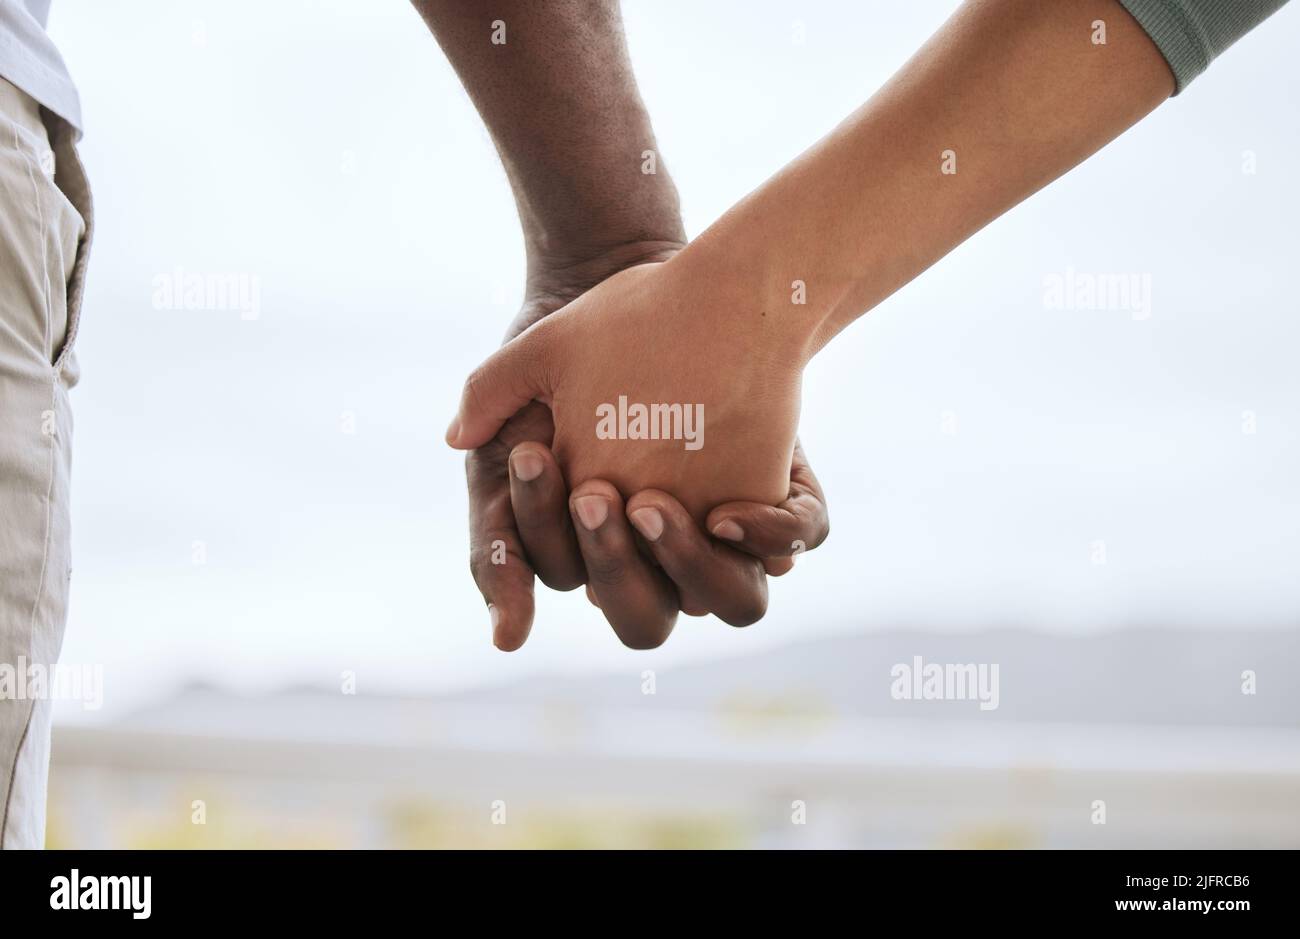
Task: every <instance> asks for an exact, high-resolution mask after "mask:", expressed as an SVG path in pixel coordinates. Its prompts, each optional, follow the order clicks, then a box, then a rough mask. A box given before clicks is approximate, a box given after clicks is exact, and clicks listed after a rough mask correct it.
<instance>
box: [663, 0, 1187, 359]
mask: <svg viewBox="0 0 1300 939" xmlns="http://www.w3.org/2000/svg"><path fill="white" fill-rule="evenodd" d="M1100 24H1104V26H1102V25H1100ZM1102 29H1104V38H1105V43H1104V44H1101V43H1100V42H1098V41H1096V40H1097V39H1098V38H1100V37H1101V35H1102V33H1101V32H1100V30H1102ZM1173 90H1174V79H1173V76H1172V74H1171V72H1170V70H1169V67H1168V66H1167V65H1166V63H1165V60H1164V58H1163V57H1162V56H1161V54H1160V52H1159V51H1158V50H1157V49H1156V47H1155V45H1154V44H1153V43H1152V42H1151V40H1150V39H1148V37H1147V35H1146V34H1145V33H1144V32H1143V30H1142V29H1141V27H1139V26H1138V24H1137V23H1136V22H1135V21H1134V20H1133V19H1132V17H1131V16H1130V15H1129V14H1128V13H1127V12H1125V10H1124V8H1123V7H1121V6H1120V4H1119V3H1118V2H1116V0H1083V2H1060V3H1058V2H1044V0H971V2H969V3H967V4H966V5H965V6H963V7H962V8H961V9H960V10H959V11H958V12H957V13H956V14H955V15H954V16H953V17H952V18H951V19H950V20H949V21H948V22H947V23H945V24H944V26H943V27H942V28H941V29H940V30H939V32H938V33H936V34H935V35H934V36H933V37H932V38H931V39H930V40H929V42H927V43H926V45H925V46H924V47H923V48H922V49H921V50H920V51H918V52H917V54H916V55H915V56H913V58H912V59H911V60H910V61H909V62H908V63H907V64H906V65H905V66H904V67H903V68H902V69H901V70H900V71H899V72H898V73H897V74H896V75H895V76H894V77H893V78H892V79H891V80H890V81H889V82H888V83H887V84H886V85H885V86H884V87H883V88H882V89H881V90H880V91H879V92H878V93H877V94H876V95H875V96H874V97H872V98H871V100H870V101H868V102H867V103H866V104H865V105H864V106H863V107H862V108H860V109H859V110H858V111H857V112H856V113H854V114H853V115H852V116H851V117H849V118H848V119H847V120H846V121H845V122H844V123H843V124H841V125H840V126H839V127H838V128H836V129H835V130H834V131H833V132H832V133H831V134H829V135H828V136H827V137H826V138H824V139H823V140H822V141H820V142H819V143H818V144H816V145H815V146H814V147H812V148H811V149H810V150H808V151H807V152H806V153H804V154H803V155H802V156H801V157H799V158H798V159H797V160H795V161H794V162H793V163H792V164H790V165H789V166H788V167H786V168H785V169H783V170H782V171H781V172H780V173H778V174H777V175H776V176H775V177H773V178H772V179H771V180H769V181H768V182H767V183H765V184H764V185H763V186H762V187H760V188H759V189H758V190H757V191H755V192H754V193H752V194H751V195H750V196H748V197H747V198H746V199H744V200H743V201H742V202H741V203H739V204H738V205H737V206H735V207H734V208H733V209H732V210H731V211H729V212H728V213H727V214H726V215H724V216H723V217H722V218H721V219H720V220H719V221H718V222H716V223H715V224H714V225H713V226H712V227H711V228H710V229H709V230H708V231H707V232H705V233H704V234H703V235H702V236H700V238H699V239H698V240H697V241H696V243H694V244H693V245H691V246H690V247H688V248H687V250H686V251H684V252H683V253H682V254H681V255H680V256H679V257H678V259H677V260H676V261H675V262H674V263H677V264H681V265H702V267H699V268H697V269H698V270H700V271H703V270H706V269H707V268H708V267H709V266H712V267H713V268H714V269H715V270H726V271H728V272H730V273H729V274H728V275H727V277H728V280H730V281H731V282H732V283H733V284H734V283H742V284H744V285H745V287H744V288H743V289H744V290H745V291H746V295H743V296H740V297H738V296H736V295H735V294H734V293H733V294H732V295H731V296H730V297H729V300H730V301H731V302H730V303H729V304H728V306H729V307H730V308H731V312H730V313H728V314H726V315H728V316H735V317H737V318H738V322H736V323H734V324H732V325H734V326H735V327H736V329H737V331H740V332H743V333H746V334H750V333H756V334H759V336H760V337H761V339H760V341H761V342H763V343H764V344H766V345H767V346H768V349H767V350H766V351H768V352H771V351H772V347H773V346H774V345H775V346H779V347H780V348H781V349H782V350H783V354H785V355H795V356H796V357H798V358H799V360H800V362H801V363H802V362H803V361H806V360H807V359H808V358H810V357H811V356H812V355H813V354H815V353H816V352H817V351H818V350H819V349H821V348H822V347H823V346H824V345H825V344H826V343H827V342H829V341H830V339H831V338H832V337H834V336H835V335H836V334H837V333H838V332H839V331H840V330H842V329H843V328H844V327H845V326H847V325H848V324H849V323H850V322H852V321H853V320H854V319H856V318H857V317H858V316H860V315H862V314H863V313H864V312H866V311H867V310H869V309H870V308H871V307H873V306H875V305H876V304H877V303H879V302H880V301H881V300H883V299H885V298H886V297H888V296H889V295H890V294H892V293H893V292H894V291H896V290H897V289H898V288H899V287H901V286H903V285H904V284H906V283H907V282H908V281H910V280H911V279H912V278H913V277H915V276H917V275H918V274H920V273H921V272H922V271H924V270H925V269H926V268H927V267H929V266H930V265H931V264H933V263H934V262H935V261H937V260H939V259H940V258H941V257H943V256H944V255H945V254H947V253H948V252H949V251H951V250H952V249H953V248H954V247H956V246H957V245H958V244H960V243H961V242H962V241H964V240H965V239H966V238H968V237H970V235H972V234H974V233H975V232H976V231H978V230H979V229H980V228H982V227H983V226H984V225H986V224H988V223H989V222H990V221H992V220H993V219H995V218H997V217H998V216H999V215H1001V214H1002V213H1003V212H1005V211H1007V210H1008V209H1009V208H1011V207H1012V206H1014V205H1016V204H1017V203H1018V202H1020V201H1021V200H1023V199H1025V198H1026V197H1027V196H1029V195H1031V194H1032V193H1034V192H1035V191H1037V190H1038V189H1040V188H1042V187H1043V186H1045V185H1046V184H1047V183H1049V182H1051V181H1052V180H1054V179H1056V178H1057V177H1059V176H1061V175H1062V174H1064V173H1065V172H1066V171H1068V170H1069V169H1070V168H1072V167H1073V166H1075V165H1076V164H1078V163H1080V162H1082V161H1083V160H1084V159H1086V158H1087V157H1088V156H1089V155H1091V154H1092V153H1094V152H1096V151H1097V150H1098V149H1100V148H1101V147H1102V146H1104V145H1105V144H1106V143H1108V142H1109V141H1111V140H1112V139H1114V138H1115V137H1117V136H1118V135H1119V134H1120V133H1122V132H1123V131H1124V130H1125V129H1127V128H1128V127H1130V126H1132V125H1133V124H1135V123H1137V121H1139V120H1140V119H1141V118H1142V117H1144V116H1145V115H1146V114H1148V113H1149V112H1150V111H1152V110H1153V109H1154V108H1155V107H1156V106H1157V105H1159V104H1160V103H1161V102H1162V101H1164V100H1165V99H1166V98H1168V97H1169V95H1170V94H1171V93H1172V92H1173ZM749 341H753V340H752V339H751V340H749Z"/></svg>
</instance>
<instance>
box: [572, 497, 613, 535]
mask: <svg viewBox="0 0 1300 939" xmlns="http://www.w3.org/2000/svg"><path fill="white" fill-rule="evenodd" d="M573 508H574V509H575V510H576V511H577V513H578V521H580V522H582V526H583V527H584V528H586V529H587V531H595V530H596V529H597V528H599V527H600V526H601V525H604V524H605V517H606V516H607V515H609V503H608V502H606V501H605V500H604V499H602V498H601V497H600V496H581V497H579V498H577V499H574V500H573Z"/></svg>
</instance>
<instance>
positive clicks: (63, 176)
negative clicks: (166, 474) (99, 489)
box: [0, 79, 91, 848]
mask: <svg viewBox="0 0 1300 939" xmlns="http://www.w3.org/2000/svg"><path fill="white" fill-rule="evenodd" d="M90 230H91V212H90V187H89V186H88V184H87V182H86V174H85V171H84V169H83V167H82V165H81V161H80V160H79V159H78V157H77V153H76V149H75V147H74V143H73V132H72V129H71V128H70V127H69V126H68V125H67V124H65V123H64V122H62V121H61V120H60V119H59V118H57V117H55V116H54V115H52V114H49V113H48V112H44V113H43V112H42V110H41V108H40V106H39V105H38V104H37V103H36V102H35V101H33V100H32V99H31V98H30V97H28V96H27V95H26V94H24V93H23V92H21V91H19V90H18V89H17V88H15V87H14V86H13V85H11V84H9V83H8V82H6V81H4V80H3V79H0V848H39V847H42V846H43V845H44V843H45V783H46V779H47V776H48V774H49V762H50V711H51V706H52V702H51V701H50V699H49V693H50V689H48V688H45V689H43V688H41V687H39V686H37V687H35V688H31V687H27V686H28V682H26V681H17V682H15V681H14V676H15V674H16V673H17V672H18V671H20V670H24V669H26V670H29V671H30V669H31V668H32V667H33V666H36V667H39V668H41V669H44V670H48V669H49V668H50V667H51V666H53V665H54V663H55V662H56V660H57V659H58V656H59V648H60V646H61V645H62V643H63V629H64V625H65V623H66V621H67V610H68V581H69V578H70V576H71V572H72V565H71V551H70V526H69V518H68V496H69V491H68V485H69V472H70V470H71V454H72V411H71V410H70V408H69V404H68V390H69V389H70V388H71V387H72V386H73V385H75V384H76V383H77V374H78V373H77V365H76V358H75V356H74V354H73V350H72V346H73V340H74V339H75V338H76V335H77V319H78V315H79V309H80V305H81V294H82V287H83V283H84V281H85V275H86V255H87V252H88V249H89V247H90Z"/></svg>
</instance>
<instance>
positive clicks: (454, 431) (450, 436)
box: [446, 414, 460, 447]
mask: <svg viewBox="0 0 1300 939" xmlns="http://www.w3.org/2000/svg"><path fill="white" fill-rule="evenodd" d="M459 437H460V415H459V414H457V415H456V416H455V417H453V418H452V419H451V423H450V424H449V425H447V436H446V441H447V443H448V444H449V445H450V446H453V447H454V446H456V440H457V438H459Z"/></svg>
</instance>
